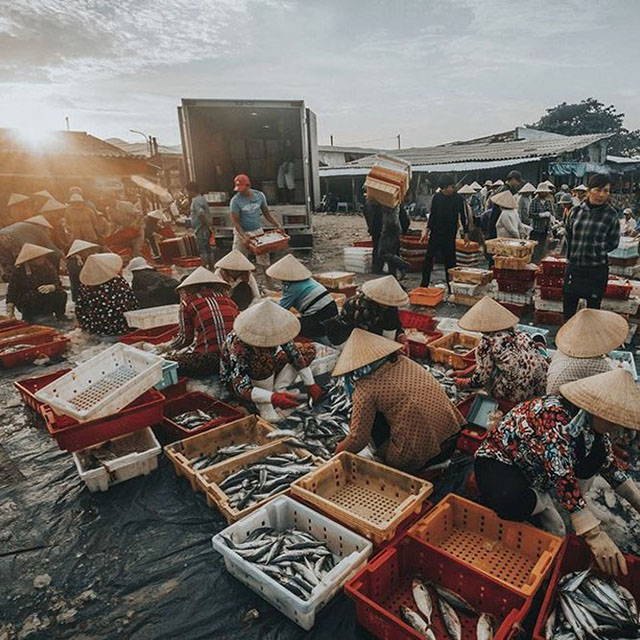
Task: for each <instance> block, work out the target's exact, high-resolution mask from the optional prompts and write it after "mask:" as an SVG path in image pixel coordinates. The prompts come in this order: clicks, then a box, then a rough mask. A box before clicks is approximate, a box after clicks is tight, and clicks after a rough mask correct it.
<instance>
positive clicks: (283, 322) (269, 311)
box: [233, 299, 300, 347]
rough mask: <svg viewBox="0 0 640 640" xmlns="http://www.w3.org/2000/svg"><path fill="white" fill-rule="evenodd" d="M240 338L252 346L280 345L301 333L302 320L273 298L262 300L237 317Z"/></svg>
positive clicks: (237, 330) (236, 323)
mask: <svg viewBox="0 0 640 640" xmlns="http://www.w3.org/2000/svg"><path fill="white" fill-rule="evenodd" d="M233 329H234V331H235V332H236V334H237V335H238V338H240V340H242V341H243V342H246V343H247V344H248V345H251V346H252V347H279V346H280V345H283V344H286V343H287V342H290V341H291V340H293V339H294V338H295V337H296V336H297V335H298V334H299V333H300V321H299V320H298V318H296V317H295V316H294V315H293V314H292V313H291V312H289V311H287V310H286V309H283V308H282V307H281V306H280V305H279V304H277V303H275V302H274V301H273V300H268V299H267V300H262V301H261V302H258V304H255V305H253V306H252V307H249V308H248V309H245V311H243V312H242V313H240V315H239V316H238V317H237V318H236V319H235V322H234V323H233Z"/></svg>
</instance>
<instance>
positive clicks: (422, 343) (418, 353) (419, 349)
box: [407, 330, 443, 360]
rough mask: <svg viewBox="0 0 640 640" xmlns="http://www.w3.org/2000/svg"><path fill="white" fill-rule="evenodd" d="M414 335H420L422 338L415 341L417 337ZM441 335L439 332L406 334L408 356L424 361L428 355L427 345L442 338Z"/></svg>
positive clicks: (412, 332) (411, 332)
mask: <svg viewBox="0 0 640 640" xmlns="http://www.w3.org/2000/svg"><path fill="white" fill-rule="evenodd" d="M416 334H419V335H421V336H422V338H421V339H417V338H418V336H416ZM442 335H443V334H442V332H441V331H430V332H422V331H417V330H414V331H409V332H407V343H408V345H409V355H410V356H411V357H412V358H418V359H420V360H423V359H425V358H426V357H427V356H428V355H429V344H430V343H431V342H434V341H435V340H438V339H440V338H442Z"/></svg>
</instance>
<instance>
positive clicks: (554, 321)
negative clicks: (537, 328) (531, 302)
mask: <svg viewBox="0 0 640 640" xmlns="http://www.w3.org/2000/svg"><path fill="white" fill-rule="evenodd" d="M533 321H534V322H535V323H536V324H546V325H547V326H553V325H555V326H560V325H562V324H564V315H563V314H562V313H560V312H559V311H542V310H541V309H536V310H535V311H534V312H533Z"/></svg>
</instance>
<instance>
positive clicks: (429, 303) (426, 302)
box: [409, 287, 444, 307]
mask: <svg viewBox="0 0 640 640" xmlns="http://www.w3.org/2000/svg"><path fill="white" fill-rule="evenodd" d="M443 298H444V289H443V288H442V287H418V288H417V289H412V290H411V291H409V302H410V303H411V304H415V305H416V306H420V307H437V306H438V305H439V304H440V303H441V302H442V299H443Z"/></svg>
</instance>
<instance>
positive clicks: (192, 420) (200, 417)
mask: <svg viewBox="0 0 640 640" xmlns="http://www.w3.org/2000/svg"><path fill="white" fill-rule="evenodd" d="M219 417H220V416H219V415H218V414H217V413H216V412H215V411H211V410H209V411H208V412H207V411H203V410H202V409H196V410H195V411H186V412H185V413H181V414H179V415H177V416H174V417H173V418H171V420H173V422H175V423H176V424H179V425H180V426H181V427H183V428H184V429H188V430H191V429H197V428H198V427H201V426H202V425H203V424H207V422H211V421H212V420H215V419H216V418H219Z"/></svg>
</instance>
